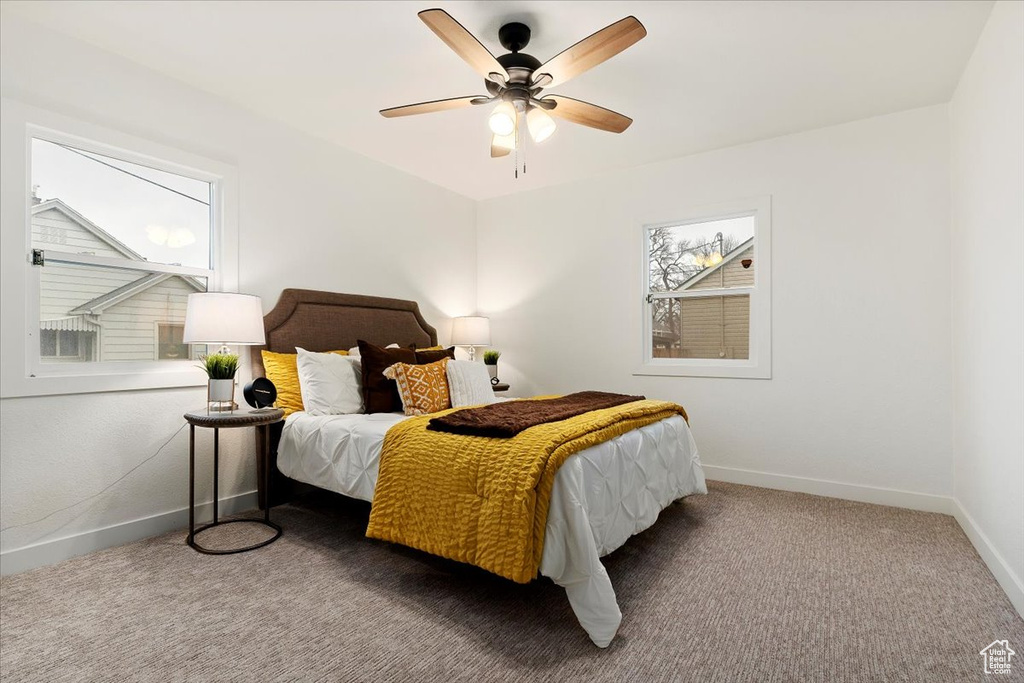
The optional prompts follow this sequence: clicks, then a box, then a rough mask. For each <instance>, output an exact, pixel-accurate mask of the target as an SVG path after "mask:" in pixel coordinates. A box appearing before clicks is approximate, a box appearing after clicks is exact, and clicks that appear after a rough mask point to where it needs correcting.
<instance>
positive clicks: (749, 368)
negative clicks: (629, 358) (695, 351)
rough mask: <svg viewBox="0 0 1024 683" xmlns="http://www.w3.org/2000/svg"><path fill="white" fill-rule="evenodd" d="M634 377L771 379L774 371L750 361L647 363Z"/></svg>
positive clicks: (636, 370) (636, 371) (635, 372)
mask: <svg viewBox="0 0 1024 683" xmlns="http://www.w3.org/2000/svg"><path fill="white" fill-rule="evenodd" d="M633 376H634V377H636V376H653V377H718V378H726V379H771V378H772V370H771V367H769V366H760V365H756V364H752V363H750V362H749V361H733V362H729V361H716V360H708V361H704V362H700V361H697V360H691V361H686V362H672V363H645V364H644V365H641V366H640V367H638V368H635V369H634V370H633Z"/></svg>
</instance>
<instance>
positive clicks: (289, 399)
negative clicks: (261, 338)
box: [262, 351, 348, 417]
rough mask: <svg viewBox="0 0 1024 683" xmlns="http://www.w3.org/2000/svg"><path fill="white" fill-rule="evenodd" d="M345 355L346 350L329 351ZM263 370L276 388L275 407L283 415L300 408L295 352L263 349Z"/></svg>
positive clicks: (300, 397)
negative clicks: (277, 351) (279, 409)
mask: <svg viewBox="0 0 1024 683" xmlns="http://www.w3.org/2000/svg"><path fill="white" fill-rule="evenodd" d="M330 353H336V354H338V355H339V356H347V355H348V351H331V352H330ZM262 355H263V372H264V374H265V375H266V376H267V379H269V380H270V381H271V382H273V383H274V387H275V388H276V389H277V407H278V408H281V409H283V410H284V416H285V417H288V416H289V415H291V414H292V413H294V412H296V411H299V410H302V409H303V406H302V390H301V389H299V366H298V364H297V361H298V358H299V356H298V354H296V353H275V352H273V351H263V352H262Z"/></svg>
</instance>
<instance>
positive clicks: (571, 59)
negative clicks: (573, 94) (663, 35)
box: [531, 17, 647, 88]
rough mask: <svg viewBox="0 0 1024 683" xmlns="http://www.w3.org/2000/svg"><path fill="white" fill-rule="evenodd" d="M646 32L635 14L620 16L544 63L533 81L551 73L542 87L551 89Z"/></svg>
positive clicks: (590, 67)
mask: <svg viewBox="0 0 1024 683" xmlns="http://www.w3.org/2000/svg"><path fill="white" fill-rule="evenodd" d="M646 35H647V29H645V28H644V25H643V24H641V23H640V21H639V20H638V19H637V18H636V17H626V18H625V19H620V20H619V21H616V22H615V23H614V24H612V25H611V26H606V27H604V28H603V29H601V30H600V31H598V32H597V33H595V34H593V35H591V36H588V37H586V38H584V39H583V40H581V41H580V42H578V43H576V44H575V45H573V46H572V47H570V48H569V49H568V50H563V51H561V52H559V53H558V54H557V55H555V56H554V57H552V58H551V59H549V60H548V61H547V62H545V63H544V64H541V65H540V66H539V67H537V70H536V71H534V72H533V78H532V79H531V83H532V84H533V85H539V83H540V81H541V77H542V76H544V75H548V76H550V77H551V81H550V82H549V83H546V84H545V85H543V86H542V87H545V88H551V87H553V86H556V85H560V84H562V83H565V82H566V81H567V80H569V79H570V78H575V77H576V76H579V75H580V74H581V73H583V72H584V71H587V70H589V69H593V68H594V67H595V66H597V65H598V64H600V63H601V62H604V61H607V60H609V59H611V58H612V57H614V56H615V55H617V54H619V53H620V52H622V51H623V50H625V49H626V48H627V47H629V46H630V45H632V44H633V43H635V42H637V41H638V40H640V39H641V38H643V37H644V36H646ZM545 80H546V79H545Z"/></svg>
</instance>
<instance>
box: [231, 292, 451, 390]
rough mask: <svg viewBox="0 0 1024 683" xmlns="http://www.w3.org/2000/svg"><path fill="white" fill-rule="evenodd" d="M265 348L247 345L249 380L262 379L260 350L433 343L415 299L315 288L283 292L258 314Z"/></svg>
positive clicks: (433, 336) (434, 336) (433, 335)
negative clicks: (363, 342) (264, 333)
mask: <svg viewBox="0 0 1024 683" xmlns="http://www.w3.org/2000/svg"><path fill="white" fill-rule="evenodd" d="M263 328H264V329H265V330H266V331H267V345H266V346H254V347H252V353H251V356H252V374H253V377H263V374H264V373H263V357H262V355H261V354H260V351H262V350H264V349H266V350H268V351H276V352H278V353H295V347H296V346H301V347H302V348H304V349H306V350H307V351H334V350H335V349H349V348H352V347H353V346H355V345H356V341H357V340H359V339H365V340H366V341H368V342H370V343H372V344H379V345H380V346H387V345H388V344H393V343H394V344H398V345H399V346H408V345H410V344H415V345H416V346H417V347H420V348H423V347H426V346H434V345H435V344H437V330H435V329H434V328H433V327H431V326H430V325H429V324H428V323H427V321H426V320H424V319H423V316H422V315H421V314H420V307H419V305H418V304H417V303H416V302H415V301H406V300H405V299H386V298H384V297H379V296H366V295H363V294H338V293H336V292H321V291H318V290H315V289H286V290H284V291H283V292H281V298H279V299H278V300H277V305H276V306H274V308H273V309H272V310H271V311H270V312H269V313H267V314H266V315H265V316H263Z"/></svg>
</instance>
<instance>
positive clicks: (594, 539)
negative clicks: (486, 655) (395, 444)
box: [277, 412, 707, 647]
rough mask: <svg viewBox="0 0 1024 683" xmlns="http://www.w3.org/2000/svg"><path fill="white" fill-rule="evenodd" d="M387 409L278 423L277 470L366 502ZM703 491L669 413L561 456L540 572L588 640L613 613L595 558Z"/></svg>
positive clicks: (690, 448) (681, 431)
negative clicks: (559, 590) (561, 592)
mask: <svg viewBox="0 0 1024 683" xmlns="http://www.w3.org/2000/svg"><path fill="white" fill-rule="evenodd" d="M404 419H405V416H404V415H401V414H395V413H375V414H371V415H326V416H313V415H308V414H306V413H302V412H299V413H294V414H292V415H290V416H289V417H288V419H287V421H286V422H285V426H284V431H283V433H282V436H281V443H280V445H279V447H278V455H277V464H278V468H279V469H280V470H281V472H282V473H284V474H285V475H286V476H288V477H291V478H292V479H296V480H298V481H302V482H306V483H308V484H313V485H314V486H318V487H320V488H324V489H328V490H330V491H335V492H337V493H341V494H344V495H346V496H350V497H352V498H358V499H360V500H365V501H368V502H371V503H372V502H373V492H374V488H375V487H376V484H377V468H378V463H379V460H380V452H381V447H382V445H383V443H384V434H385V433H386V432H387V430H388V428H389V427H391V425H393V424H395V423H397V422H400V421H401V420H404ZM693 493H707V488H706V486H705V483H704V472H703V470H702V469H701V466H700V459H699V457H698V454H697V446H696V444H695V443H694V441H693V436H692V434H691V433H690V428H689V426H688V425H687V424H686V421H685V420H683V418H682V417H680V416H678V415H676V416H673V417H670V418H666V419H664V420H661V421H659V422H655V423H654V424H650V425H647V426H646V427H642V428H640V429H635V430H633V431H631V432H627V433H626V434H623V435H621V436H618V437H616V438H614V439H612V440H610V441H606V442H604V443H602V444H598V445H597V446H593V447H591V448H588V449H586V450H584V451H581V452H579V453H577V454H576V455H574V456H572V457H570V458H569V459H568V460H566V462H565V464H564V465H563V466H562V468H561V469H560V470H559V471H558V474H557V475H556V477H555V483H554V488H553V489H552V492H551V507H550V510H549V512H548V520H547V529H546V532H545V533H546V535H545V538H544V554H543V556H542V558H541V564H540V572H541V574H543V575H544V576H547V577H549V578H551V580H552V581H554V582H555V583H556V584H558V585H559V586H562V587H563V588H565V592H566V594H567V595H568V597H569V603H570V604H571V605H572V609H573V611H574V612H575V613H576V617H577V619H579V622H580V625H581V626H583V628H584V629H585V630H586V632H587V634H588V635H589V636H590V639H591V640H593V641H594V643H595V644H596V645H597V646H598V647H607V646H608V644H609V643H611V641H612V638H614V637H615V632H616V630H618V628H619V622H620V621H621V620H622V613H621V612H620V611H619V606H618V603H617V602H616V600H615V591H614V589H613V588H612V584H611V581H610V579H609V578H608V573H607V572H606V571H605V569H604V565H602V564H601V560H600V557H601V556H603V555H607V554H608V553H610V552H612V551H613V550H615V549H616V548H618V547H620V546H621V545H622V544H623V543H625V542H626V540H627V539H628V538H629V537H630V536H632V535H633V534H636V533H639V532H640V531H643V530H644V529H646V528H648V527H649V526H651V525H652V524H654V522H655V520H656V519H657V518H658V514H659V513H660V512H661V511H662V510H663V509H664V508H665V507H666V506H668V505H669V504H670V503H672V501H674V500H676V499H678V498H681V497H683V496H687V495H690V494H693Z"/></svg>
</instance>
